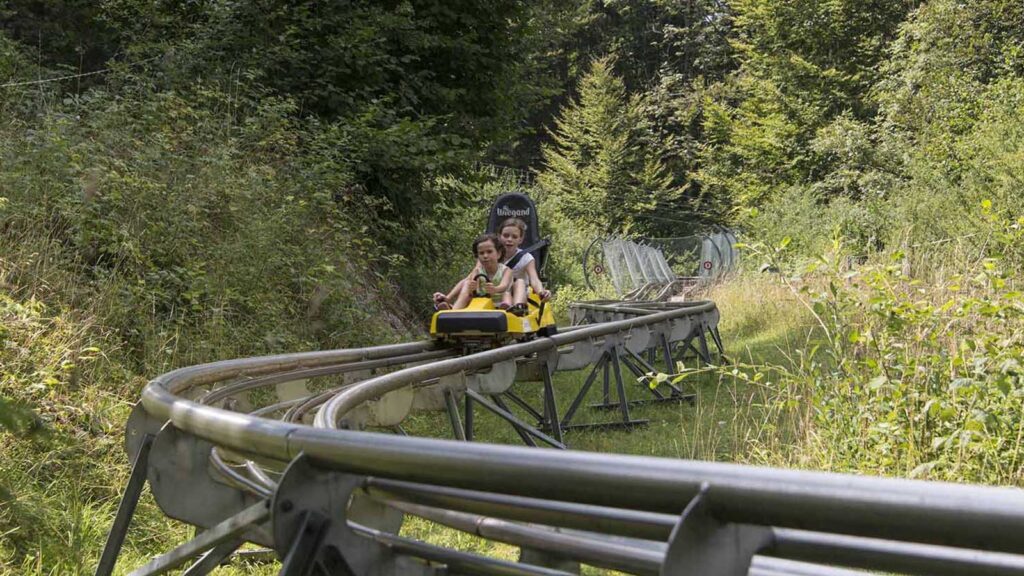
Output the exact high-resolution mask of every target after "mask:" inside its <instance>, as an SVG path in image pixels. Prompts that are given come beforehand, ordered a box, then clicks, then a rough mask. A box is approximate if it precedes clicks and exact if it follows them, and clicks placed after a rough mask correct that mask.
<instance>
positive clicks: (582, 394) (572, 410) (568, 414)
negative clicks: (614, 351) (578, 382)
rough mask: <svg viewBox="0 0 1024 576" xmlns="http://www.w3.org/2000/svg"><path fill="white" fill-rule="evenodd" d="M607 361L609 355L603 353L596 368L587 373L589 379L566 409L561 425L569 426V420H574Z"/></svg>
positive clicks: (562, 426)
mask: <svg viewBox="0 0 1024 576" xmlns="http://www.w3.org/2000/svg"><path fill="white" fill-rule="evenodd" d="M607 362H608V356H607V355H606V354H602V355H601V358H599V359H598V361H597V364H595V365H594V368H593V369H592V370H591V371H590V374H588V375H587V379H586V380H585V381H584V382H583V386H582V387H580V391H579V392H577V393H576V397H575V398H573V400H572V404H571V405H570V406H569V409H568V410H566V411H565V416H564V417H563V418H562V422H561V425H560V426H561V428H562V429H565V428H567V427H568V426H569V422H571V421H572V417H573V415H575V414H576V410H578V409H579V407H580V404H582V403H583V399H584V398H586V397H587V392H588V391H590V386H591V385H593V384H594V380H596V379H597V373H598V371H600V370H602V369H603V368H604V366H605V364H606V363H607Z"/></svg>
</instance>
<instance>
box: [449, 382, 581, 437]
mask: <svg viewBox="0 0 1024 576" xmlns="http://www.w3.org/2000/svg"><path fill="white" fill-rule="evenodd" d="M466 397H467V398H472V399H473V401H474V402H476V403H477V404H480V405H481V406H483V407H484V408H486V409H487V410H489V411H491V412H492V413H493V414H495V415H496V416H498V417H500V418H501V419H503V420H505V421H506V422H508V423H509V424H511V425H512V426H513V427H514V428H516V429H517V430H519V431H522V432H525V433H526V434H528V435H529V436H533V437H534V438H537V439H538V440H543V441H544V442H546V443H548V444H550V445H551V446H554V447H555V448H563V449H564V448H565V444H562V443H561V442H559V441H557V440H555V439H554V438H552V437H550V436H548V435H547V434H545V433H543V432H541V431H540V430H537V429H536V428H534V427H533V426H530V425H529V424H527V423H526V422H523V421H522V420H520V419H519V418H517V417H516V415H515V414H513V413H511V412H509V411H508V409H507V406H505V407H503V405H504V403H501V405H497V404H494V403H492V402H491V401H489V400H488V399H487V398H484V397H483V396H481V395H480V394H479V393H477V392H475V391H473V390H466ZM492 398H493V397H492ZM499 402H500V401H499ZM524 441H525V439H524ZM527 443H528V444H531V445H536V443H535V442H533V439H532V438H531V439H530V440H529V442H527Z"/></svg>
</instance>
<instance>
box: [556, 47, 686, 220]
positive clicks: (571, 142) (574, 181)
mask: <svg viewBox="0 0 1024 576" xmlns="http://www.w3.org/2000/svg"><path fill="white" fill-rule="evenodd" d="M612 66H613V60H612V59H611V58H607V57H606V58H602V59H599V60H596V61H594V63H593V64H592V65H591V68H590V71H589V73H588V74H587V75H586V76H584V78H583V79H582V81H581V82H580V88H579V91H580V96H579V100H578V101H577V102H572V103H570V104H569V105H568V106H567V107H566V108H565V109H563V111H562V113H561V115H560V116H559V117H558V119H557V120H556V123H555V130H553V131H552V132H551V139H552V142H551V143H550V144H549V145H546V146H544V148H543V155H544V161H545V168H544V169H543V170H542V171H541V173H540V176H539V178H538V183H539V184H540V186H541V187H542V188H543V189H544V190H545V191H546V192H547V193H548V194H549V195H550V198H551V204H552V207H553V208H554V209H555V211H557V212H558V213H559V215H560V216H561V217H562V218H564V219H565V220H569V221H572V222H575V223H577V224H578V225H579V226H580V227H581V228H582V229H583V230H586V231H588V232H590V233H593V234H607V233H613V232H614V233H623V232H630V231H633V232H641V233H650V232H653V231H655V230H656V229H657V228H658V226H657V218H656V215H657V214H658V213H659V212H661V211H663V210H664V207H665V206H668V205H672V204H673V203H674V202H675V201H676V200H677V199H678V197H679V195H680V190H679V189H678V188H675V187H673V186H672V179H671V175H670V174H669V173H668V171H667V170H666V169H665V166H664V164H663V163H662V162H661V160H660V158H659V157H658V155H657V154H656V153H654V152H655V151H652V150H650V149H649V148H647V147H645V146H644V145H643V142H642V141H641V139H640V138H639V128H638V126H639V115H638V113H637V108H638V104H637V100H636V99H633V100H630V99H628V98H627V96H626V90H625V86H624V85H623V82H622V80H621V79H620V78H619V77H618V76H616V75H615V74H614V72H613V71H612ZM652 217H653V218H652Z"/></svg>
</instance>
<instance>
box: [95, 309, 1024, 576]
mask: <svg viewBox="0 0 1024 576" xmlns="http://www.w3.org/2000/svg"><path fill="white" fill-rule="evenodd" d="M645 309H646V313H644V314H640V313H637V314H635V315H632V316H631V317H627V318H623V319H619V320H613V321H608V322H602V323H599V324H593V325H588V326H581V327H578V328H576V329H573V330H568V331H565V332H560V333H559V334H556V335H554V336H551V337H547V338H539V339H537V340H534V341H531V342H526V343H522V344H515V345H512V346H508V347H505V348H500V349H495V350H489V351H485V352H479V353H477V354H472V355H469V356H462V357H457V358H447V359H441V360H437V361H432V362H430V363H427V364H421V365H417V366H411V367H408V368H404V369H400V370H396V371H394V372H390V373H387V374H381V375H377V376H373V377H371V378H369V379H367V380H364V381H362V382H359V383H357V384H354V385H352V386H348V387H345V388H342V389H340V390H339V391H338V392H337V394H335V395H333V396H332V397H330V398H329V399H328V400H326V401H325V402H324V403H322V404H321V405H319V406H318V411H317V413H316V418H315V420H314V426H309V425H305V424H301V423H298V422H283V421H276V420H272V419H269V418H266V417H263V416H261V415H257V414H246V413H240V412H232V411H229V410H226V409H224V408H223V407H220V406H213V405H205V404H202V403H200V402H197V401H195V400H192V399H190V398H191V397H192V396H193V395H192V392H193V391H194V390H196V389H197V388H198V387H210V386H215V385H217V384H218V383H227V382H232V381H237V380H238V378H240V377H247V378H251V377H261V376H266V375H271V374H276V373H282V372H288V371H295V370H305V369H316V368H319V367H323V366H328V365H338V364H342V363H345V362H358V361H366V360H371V359H373V358H383V357H387V356H389V355H394V354H398V353H403V354H410V353H415V352H423V351H426V350H429V349H431V346H432V344H431V343H415V344H408V345H396V347H397V348H390V349H387V348H386V347H378V348H371V349H359V350H345V351H331V352H313V353H305V354H289V355H281V356H273V357H262V358H249V359H244V360H228V361H224V362H217V363H213V364H206V365H202V366H194V367H189V368H183V369H180V370H176V371H173V372H170V373H168V374H165V375H163V376H160V377H158V378H156V379H155V380H153V381H152V382H150V383H149V384H148V385H147V386H146V388H145V389H144V391H143V395H142V402H141V405H140V407H139V408H138V409H137V414H141V416H140V417H137V418H136V417H134V416H135V415H134V414H133V420H132V421H131V422H130V430H129V435H128V436H129V440H130V441H129V450H130V454H132V456H133V457H134V461H135V462H136V466H139V467H142V466H144V467H145V468H146V471H147V477H148V479H149V481H150V484H151V489H152V491H153V496H154V498H155V500H156V501H157V504H158V505H160V506H161V508H162V509H164V511H165V513H167V514H168V515H169V516H172V517H175V518H178V519H181V520H183V521H185V522H188V523H190V524H193V525H195V526H197V527H199V528H201V529H203V531H201V532H199V535H198V536H197V537H196V538H195V539H193V540H192V541H190V542H187V543H185V544H183V545H182V546H180V547H178V548H176V549H174V550H172V551H170V552H168V553H167V554H165V555H162V556H161V557H159V558H158V559H155V560H154V562H156V561H157V560H159V562H160V563H159V565H154V564H152V563H151V564H147V567H143V568H140V569H139V570H137V571H136V572H135V573H136V574H157V573H161V572H160V571H161V570H164V567H167V566H170V565H171V564H174V565H177V566H183V565H184V563H183V561H185V562H187V561H192V562H193V564H192V566H193V567H196V566H198V567H199V568H197V570H199V571H200V572H201V570H202V569H205V568H204V567H206V566H209V564H210V563H212V561H213V559H214V558H215V557H216V556H223V555H224V554H225V553H226V551H228V550H229V549H230V548H231V547H232V546H235V545H236V544H237V543H238V542H240V541H241V540H245V541H249V542H256V543H261V544H267V545H270V546H271V547H273V548H274V549H275V550H277V551H278V554H279V556H280V557H281V558H282V559H283V560H284V561H285V564H284V567H285V569H286V571H285V573H293V572H294V573H298V572H301V571H303V570H305V569H307V568H310V567H311V565H312V564H311V563H313V564H315V563H317V562H323V561H324V560H323V559H324V558H326V557H329V560H330V561H331V562H334V564H332V566H333V568H329V569H330V570H333V571H335V572H337V573H344V572H343V569H342V568H339V566H343V565H345V566H348V569H349V571H350V572H351V573H353V574H371V573H372V574H385V573H408V574H414V575H415V574H431V573H432V571H438V573H440V572H439V571H440V570H442V567H445V568H444V570H447V571H448V572H450V573H477V574H544V575H554V574H567V573H568V572H566V571H564V570H562V569H560V568H559V567H557V566H572V563H573V562H576V563H586V564H593V565H598V566H609V567H612V566H614V567H618V568H619V569H622V570H623V571H625V572H628V573H634V574H665V575H668V574H673V575H675V574H723V575H727V576H732V575H739V574H755V575H758V576H769V575H771V576H776V575H779V574H790V575H793V576H796V575H799V574H811V573H814V574H827V575H835V576H840V575H843V576H845V575H847V574H851V572H850V571H849V570H848V569H849V568H856V569H868V570H879V571H887V572H900V573H907V574H940V575H946V574H966V573H969V574H979V575H1000V576H1002V575H1007V574H1021V573H1024V490H1019V489H1012V488H994V487H983V486H963V485H955V484H947V483H938V482H924V481H914V480H900V479H886V478H872V477H863V476H851V475H840V474H826V473H820V472H808V471H799V470H782V469H772V468H762V467H750V466H740V465H733V464H723V463H713V462H696V461H685V460H673V459H664V458H650V457H638V456H624V455H611V454H598V453H587V452H578V451H572V450H565V451H562V450H538V449H534V448H528V447H518V446H502V445H489V444H484V443H474V442H459V441H452V440H441V439H429V438H415V437H409V436H402V435H398V434H390V433H379V432H366V431H359V430H353V429H345V428H344V426H345V425H346V422H348V420H347V417H348V415H349V414H352V413H354V412H353V411H355V410H357V409H360V407H361V406H363V405H364V404H366V403H367V402H381V399H382V398H384V397H385V395H387V394H389V393H392V392H394V391H396V390H399V389H401V388H403V387H406V386H410V385H413V386H432V385H433V383H435V382H437V381H438V379H440V378H444V377H447V376H451V375H454V374H459V373H468V372H473V371H475V370H483V369H485V368H487V367H489V366H492V365H494V364H496V363H499V362H503V361H508V360H511V359H515V358H520V357H528V356H531V355H536V354H541V353H544V352H547V351H551V350H562V349H566V350H568V349H569V348H572V347H573V345H574V344H577V343H578V344H580V348H579V350H584V349H585V348H587V346H586V345H584V344H583V343H585V342H592V341H597V340H600V339H603V338H608V337H612V336H613V335H615V334H624V333H627V332H629V331H630V330H632V329H634V328H640V327H647V326H654V325H657V324H659V323H662V322H670V323H671V322H679V323H680V326H681V327H682V325H683V324H684V323H685V322H683V320H684V319H685V318H687V317H693V316H699V315H701V314H703V313H710V312H711V311H712V310H713V305H710V304H709V305H707V306H706V307H701V306H695V307H690V308H686V307H679V308H669V307H665V308H658V307H653V306H651V307H645ZM619 312H625V311H621V310H620V311H619ZM680 329H682V328H680ZM572 354H573V353H571V352H570V353H567V354H565V355H561V354H560V356H562V357H564V358H565V359H566V360H567V362H568V360H569V359H572V358H573V355H572ZM577 360H578V359H577ZM609 362H610V361H607V360H606V361H605V365H606V366H608V364H609ZM609 369H611V368H610V367H609ZM602 370H603V369H602ZM440 401H441V402H442V403H443V402H444V398H443V397H440ZM147 434H154V435H155V436H154V438H153V439H152V444H151V446H150V448H149V455H148V458H140V457H139V455H140V454H141V451H138V450H137V448H138V447H140V446H145V445H146V442H147V440H146V435H147ZM212 447H216V450H217V453H218V454H219V453H223V454H226V455H241V456H243V457H244V458H247V459H248V461H247V463H246V465H245V466H241V467H239V468H238V470H237V471H234V472H232V471H224V470H220V469H219V467H217V466H215V465H214V462H215V460H210V458H211V455H212V454H213V452H212V451H211V449H212ZM253 467H258V468H260V470H265V472H264V473H261V474H256V475H252V474H248V473H247V472H246V470H250V471H251V469H252V468H253ZM178 468H183V470H178ZM215 469H216V470H220V471H219V472H217V471H216V470H215ZM296 471H299V472H296ZM166 473H171V474H173V475H176V476H177V477H178V478H180V479H184V480H183V481H184V482H185V483H186V485H185V486H183V487H182V488H181V489H172V488H169V487H168V485H167V482H166V481H163V480H159V479H158V478H157V477H158V476H161V475H163V474H166ZM204 474H205V475H206V477H204ZM234 475H238V476H239V477H238V478H234ZM243 475H245V479H243V478H242V477H241V476H243ZM133 476H134V474H133ZM155 480H157V481H156V482H154V481H155ZM218 483H222V485H221V486H219V487H218V486H215V484H218ZM225 488H227V489H229V490H228V491H225ZM232 491H234V492H232ZM127 492H128V493H127V494H126V496H132V494H131V493H132V492H134V490H128V491H127ZM236 492H237V493H236ZM364 497H365V498H364ZM185 500H191V501H192V502H186V501H185ZM357 501H358V502H360V504H358V505H357V504H356V502H357ZM285 502H291V505H290V506H288V505H286V504H285ZM268 503H269V504H268ZM410 505H411V506H410ZM353 507H357V508H355V509H354V508H353ZM366 510H371V511H373V512H371V513H368V514H367V513H366V512H365V511H366ZM398 514H414V515H422V516H423V517H426V518H428V519H432V520H433V521H441V522H443V523H447V524H448V525H450V526H453V527H458V526H461V527H462V528H459V529H463V528H466V529H468V528H469V527H470V525H472V526H473V528H472V529H473V530H474V531H476V533H477V534H479V535H483V536H485V537H487V538H491V539H494V540H499V541H506V542H509V543H511V544H513V545H515V546H519V547H520V548H521V549H523V550H524V552H523V554H522V556H521V557H522V558H523V559H524V560H530V561H532V562H534V563H526V562H520V563H515V562H505V561H499V560H495V559H492V558H486V557H481V556H478V555H475V554H469V553H465V552H459V551H455V550H450V549H446V548H443V547H439V546H435V545H430V544H426V543H423V542H418V541H415V540H411V539H409V538H406V537H403V536H400V535H398V534H396V533H395V530H396V528H395V525H396V524H395V522H388V521H387V518H389V517H390V518H394V517H396V515H398ZM120 516H121V515H120V514H119V517H120ZM374 521H377V522H378V524H377V525H376V526H374V525H371V524H372V523H373V522H374ZM307 528H308V529H309V532H310V533H313V534H314V536H307V537H304V538H303V537H300V536H298V535H300V534H303V533H304V531H306V529H307ZM113 540H117V539H116V538H114V539H113ZM331 548H333V549H335V550H337V554H335V553H333V552H326V551H327V550H329V549H331ZM305 551H310V552H308V554H307V553H306V552H305ZM539 552H543V553H544V554H539ZM545 554H546V555H547V556H545ZM110 556H113V557H114V558H115V559H116V551H112V552H110V553H109V554H108V553H106V552H105V553H104V557H110ZM339 556H340V559H341V560H342V561H343V564H342V563H339V562H337V561H338V559H339ZM207 558H209V559H210V560H209V561H208V560H207ZM544 558H547V559H548V560H544ZM305 559H308V560H309V562H305V561H304V560H305ZM300 561H301V562H300ZM548 561H550V563H551V564H557V566H556V567H552V566H544V565H541V564H544V563H547V562H548ZM298 563H302V564H303V565H302V566H299V564H298ZM314 568H315V567H314ZM140 570H141V571H140ZM189 570H193V568H189ZM396 571H398V572H396ZM194 573H196V572H195V571H194Z"/></svg>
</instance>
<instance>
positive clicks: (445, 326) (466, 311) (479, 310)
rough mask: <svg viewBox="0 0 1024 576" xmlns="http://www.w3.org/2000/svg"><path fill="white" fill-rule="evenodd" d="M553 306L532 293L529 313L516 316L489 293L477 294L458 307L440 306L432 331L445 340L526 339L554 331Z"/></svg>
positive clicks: (500, 341) (499, 341)
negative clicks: (488, 294) (477, 295)
mask: <svg viewBox="0 0 1024 576" xmlns="http://www.w3.org/2000/svg"><path fill="white" fill-rule="evenodd" d="M556 330H557V327H556V326H555V317H554V314H552V312H551V307H550V306H548V305H547V303H545V302H541V300H540V297H539V296H537V295H536V294H534V293H532V292H531V293H530V295H529V297H528V298H527V314H525V315H523V316H517V315H515V314H512V313H511V312H506V311H504V310H500V309H498V308H496V307H495V306H494V302H493V300H491V297H490V296H486V297H477V298H473V299H472V300H470V301H469V305H468V306H466V307H465V308H462V309H459V310H441V311H439V312H435V313H434V317H433V318H432V319H431V320H430V335H431V336H433V337H435V338H440V339H442V340H451V341H460V342H461V341H467V342H484V341H491V342H493V343H494V344H500V343H502V342H504V341H506V340H509V339H517V340H523V339H528V338H532V337H534V335H537V336H550V335H552V334H554V333H555V331H556Z"/></svg>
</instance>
